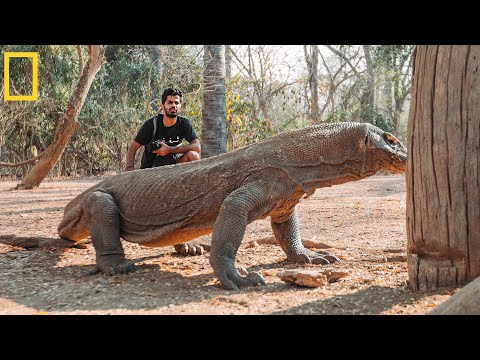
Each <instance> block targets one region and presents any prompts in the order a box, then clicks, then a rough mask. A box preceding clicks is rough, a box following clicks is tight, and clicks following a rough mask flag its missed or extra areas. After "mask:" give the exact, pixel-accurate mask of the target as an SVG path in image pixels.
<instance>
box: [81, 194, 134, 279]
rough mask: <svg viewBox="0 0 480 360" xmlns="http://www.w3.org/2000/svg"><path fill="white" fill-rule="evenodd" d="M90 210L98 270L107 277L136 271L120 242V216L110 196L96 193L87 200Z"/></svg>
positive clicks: (87, 206)
mask: <svg viewBox="0 0 480 360" xmlns="http://www.w3.org/2000/svg"><path fill="white" fill-rule="evenodd" d="M86 208H87V209H89V210H90V235H91V238H92V244H93V247H94V248H95V253H96V262H97V270H98V271H101V272H103V273H104V274H106V275H115V274H119V273H121V274H126V273H129V272H132V271H134V270H135V266H134V264H133V262H132V261H130V260H127V259H125V253H124V251H123V247H122V243H121V241H120V215H119V211H118V208H117V204H116V203H115V200H114V199H113V197H112V196H111V195H110V194H107V193H104V192H102V191H94V192H92V193H91V194H89V196H88V198H87V199H86Z"/></svg>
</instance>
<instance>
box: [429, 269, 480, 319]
mask: <svg viewBox="0 0 480 360" xmlns="http://www.w3.org/2000/svg"><path fill="white" fill-rule="evenodd" d="M479 299H480V277H478V278H476V279H475V280H473V281H472V282H471V283H469V284H468V285H466V286H465V287H464V288H463V289H462V290H460V291H459V292H458V293H456V294H455V295H453V296H452V297H451V298H450V299H448V300H447V301H445V302H444V303H442V304H440V305H438V306H437V307H436V308H435V309H433V310H432V311H430V312H429V313H428V314H429V315H480V300H479Z"/></svg>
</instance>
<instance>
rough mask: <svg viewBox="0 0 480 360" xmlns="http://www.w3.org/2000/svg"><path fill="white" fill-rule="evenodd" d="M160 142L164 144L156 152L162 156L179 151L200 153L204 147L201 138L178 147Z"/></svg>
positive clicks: (182, 152)
mask: <svg viewBox="0 0 480 360" xmlns="http://www.w3.org/2000/svg"><path fill="white" fill-rule="evenodd" d="M160 144H162V146H161V147H160V149H158V150H155V151H154V153H155V154H158V155H161V156H165V155H168V154H178V153H181V154H185V153H186V152H189V151H196V152H197V153H199V154H200V152H201V151H202V148H201V146H200V140H198V139H194V140H192V142H191V143H189V144H186V145H180V146H176V147H172V146H168V145H167V144H165V143H164V142H163V141H162V142H160ZM129 153H130V150H129ZM127 164H128V157H127Z"/></svg>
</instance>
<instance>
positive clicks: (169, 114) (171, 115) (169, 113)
mask: <svg viewBox="0 0 480 360" xmlns="http://www.w3.org/2000/svg"><path fill="white" fill-rule="evenodd" d="M165 115H167V116H168V117H172V118H174V117H175V116H177V115H178V111H174V112H172V111H165Z"/></svg>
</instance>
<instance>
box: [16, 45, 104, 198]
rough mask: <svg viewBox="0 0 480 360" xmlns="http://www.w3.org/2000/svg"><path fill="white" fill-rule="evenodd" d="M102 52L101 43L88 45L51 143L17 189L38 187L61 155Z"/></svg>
mask: <svg viewBox="0 0 480 360" xmlns="http://www.w3.org/2000/svg"><path fill="white" fill-rule="evenodd" d="M103 52H104V49H103V47H102V46H101V45H89V51H88V62H87V65H86V66H85V68H84V69H83V72H82V74H81V76H80V78H79V80H78V83H77V86H76V87H75V90H74V91H73V94H72V96H71V97H70V101H69V103H68V105H67V110H66V111H65V113H64V114H63V115H62V117H61V118H60V119H59V120H58V122H57V125H56V128H55V133H54V135H53V140H52V143H51V144H50V145H49V147H48V148H47V150H46V153H45V155H44V156H43V157H42V158H41V159H40V160H39V161H38V162H37V163H36V165H35V166H34V167H33V168H32V170H31V171H30V172H29V173H28V174H27V175H26V176H25V178H24V179H23V181H22V182H21V183H20V184H18V185H17V189H20V190H22V189H32V188H35V187H38V185H40V183H41V182H42V181H43V179H44V178H45V177H46V176H47V175H48V173H49V172H50V171H51V170H52V169H53V167H54V166H55V164H56V163H57V162H58V160H59V159H60V157H61V156H62V154H63V151H64V150H65V148H66V146H67V144H68V141H69V140H70V138H71V137H72V136H73V134H74V133H75V131H76V130H77V129H78V127H79V124H78V122H77V118H78V114H79V113H80V110H82V106H83V103H84V102H85V98H86V97H87V94H88V91H89V90H90V85H91V84H92V82H93V79H94V77H95V74H96V73H97V72H98V70H100V67H101V65H102V63H103Z"/></svg>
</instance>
